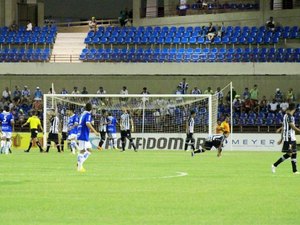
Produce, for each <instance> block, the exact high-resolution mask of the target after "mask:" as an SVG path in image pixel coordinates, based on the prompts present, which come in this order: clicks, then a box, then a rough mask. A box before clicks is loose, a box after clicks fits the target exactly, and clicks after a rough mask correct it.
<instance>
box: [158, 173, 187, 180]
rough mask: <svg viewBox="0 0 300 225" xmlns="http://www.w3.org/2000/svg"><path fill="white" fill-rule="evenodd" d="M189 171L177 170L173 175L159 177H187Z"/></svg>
mask: <svg viewBox="0 0 300 225" xmlns="http://www.w3.org/2000/svg"><path fill="white" fill-rule="evenodd" d="M187 175H188V173H186V172H176V175H173V176H163V177H159V178H160V179H169V178H176V177H185V176H187Z"/></svg>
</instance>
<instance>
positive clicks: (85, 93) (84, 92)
mask: <svg viewBox="0 0 300 225" xmlns="http://www.w3.org/2000/svg"><path fill="white" fill-rule="evenodd" d="M88 93H89V92H88V91H87V90H86V87H83V88H82V92H81V94H84V95H87V94H88Z"/></svg>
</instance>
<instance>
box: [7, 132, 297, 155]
mask: <svg viewBox="0 0 300 225" xmlns="http://www.w3.org/2000/svg"><path fill="white" fill-rule="evenodd" d="M118 135H119V134H118ZM132 137H133V140H134V143H135V144H136V146H137V147H138V149H148V150H183V149H184V144H185V138H186V135H185V134H181V133H172V134H168V133H164V134H162V133H145V134H142V133H133V134H132ZM206 137H207V134H194V138H195V147H196V148H199V146H200V145H201V144H202V143H203V141H204V140H205V138H206ZM38 139H39V141H40V143H41V144H43V135H42V133H39V134H38ZM279 139H280V134H273V133H272V134H270V133H267V134H262V133H259V134H254V133H251V134H246V133H239V134H233V135H232V137H229V138H228V140H227V143H226V144H225V146H224V150H230V149H231V147H232V150H239V151H243V150H244V151H280V150H281V148H282V145H277V141H278V140H279ZM90 140H91V143H92V146H93V148H94V149H96V148H97V146H98V143H99V140H100V139H99V137H96V136H95V135H94V134H91V135H90ZM297 140H298V141H297V144H298V146H299V144H300V135H297ZM29 141H30V133H13V135H12V150H26V149H27V147H28V144H29ZM51 144H52V146H53V147H54V143H51ZM117 146H118V148H121V139H120V136H118V139H117ZM104 147H105V148H106V149H109V148H110V147H109V143H108V140H107V139H106V141H105V144H104ZM32 148H33V149H35V148H38V147H37V146H36V145H35V143H34V145H33V147H32ZM126 149H132V147H131V146H130V145H129V141H128V140H126Z"/></svg>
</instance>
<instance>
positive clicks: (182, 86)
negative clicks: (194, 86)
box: [178, 78, 189, 94]
mask: <svg viewBox="0 0 300 225" xmlns="http://www.w3.org/2000/svg"><path fill="white" fill-rule="evenodd" d="M178 87H180V89H181V94H186V93H188V92H187V91H188V88H189V84H188V83H187V82H186V78H183V79H182V81H181V82H180V83H179V85H178Z"/></svg>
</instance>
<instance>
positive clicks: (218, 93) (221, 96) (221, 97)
mask: <svg viewBox="0 0 300 225" xmlns="http://www.w3.org/2000/svg"><path fill="white" fill-rule="evenodd" d="M215 95H217V96H218V100H219V101H223V98H224V94H223V91H222V90H221V88H220V87H217V90H216V92H215Z"/></svg>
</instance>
